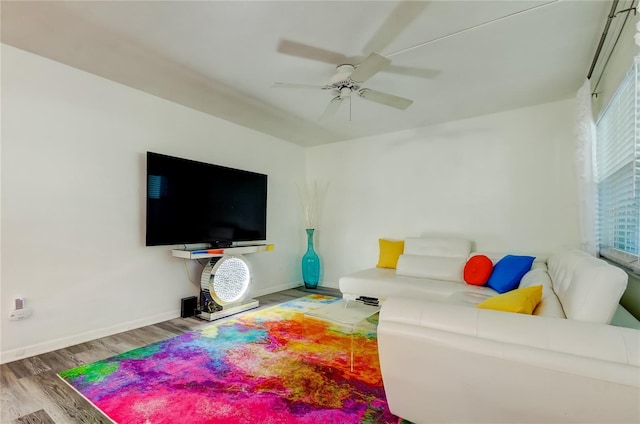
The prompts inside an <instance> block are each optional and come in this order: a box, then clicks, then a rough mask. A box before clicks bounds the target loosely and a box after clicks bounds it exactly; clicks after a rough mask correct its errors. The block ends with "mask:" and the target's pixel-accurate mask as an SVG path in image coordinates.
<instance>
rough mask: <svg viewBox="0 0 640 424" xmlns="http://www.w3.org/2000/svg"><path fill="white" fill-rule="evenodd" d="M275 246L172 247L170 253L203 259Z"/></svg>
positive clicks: (241, 253) (265, 249)
mask: <svg viewBox="0 0 640 424" xmlns="http://www.w3.org/2000/svg"><path fill="white" fill-rule="evenodd" d="M274 248H275V245H273V244H256V245H251V246H234V247H226V248H221V249H213V248H212V249H193V250H185V249H173V250H172V251H171V254H172V255H173V256H175V257H176V258H184V259H205V258H216V257H219V256H224V255H244V254H247V253H257V252H270V251H272V250H273V249H274Z"/></svg>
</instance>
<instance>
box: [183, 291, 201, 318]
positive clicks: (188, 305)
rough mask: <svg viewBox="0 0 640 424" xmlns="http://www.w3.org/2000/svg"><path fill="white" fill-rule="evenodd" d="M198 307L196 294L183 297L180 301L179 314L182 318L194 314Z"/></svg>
mask: <svg viewBox="0 0 640 424" xmlns="http://www.w3.org/2000/svg"><path fill="white" fill-rule="evenodd" d="M196 309H198V298H197V297H196V296H190V297H183V298H182V300H181V301H180V316H181V317H182V318H187V317H192V316H195V315H196Z"/></svg>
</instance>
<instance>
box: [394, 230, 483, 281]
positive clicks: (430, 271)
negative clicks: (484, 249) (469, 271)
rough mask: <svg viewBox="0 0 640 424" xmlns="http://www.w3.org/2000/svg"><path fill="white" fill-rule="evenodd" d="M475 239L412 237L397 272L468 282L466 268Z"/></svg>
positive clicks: (412, 275)
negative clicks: (464, 274) (465, 277)
mask: <svg viewBox="0 0 640 424" xmlns="http://www.w3.org/2000/svg"><path fill="white" fill-rule="evenodd" d="M470 252H471V241H469V240H464V239H454V238H442V237H433V238H432V237H429V238H427V237H408V238H406V239H405V241H404V254H403V255H401V256H400V259H398V265H397V268H396V275H402V276H405V277H418V278H430V279H434V280H445V281H456V282H459V283H462V282H464V277H463V270H464V265H465V264H466V262H467V258H468V257H469V253H470Z"/></svg>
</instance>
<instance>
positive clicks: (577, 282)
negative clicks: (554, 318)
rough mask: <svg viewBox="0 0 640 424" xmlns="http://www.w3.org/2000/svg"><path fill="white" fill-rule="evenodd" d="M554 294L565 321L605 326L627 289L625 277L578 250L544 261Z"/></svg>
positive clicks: (616, 270)
mask: <svg viewBox="0 0 640 424" xmlns="http://www.w3.org/2000/svg"><path fill="white" fill-rule="evenodd" d="M547 265H548V267H549V275H550V277H551V281H552V283H553V291H554V292H555V293H556V295H557V296H558V299H560V303H562V308H563V309H564V313H565V314H566V315H567V318H569V319H574V320H578V321H589V322H596V323H601V324H608V323H609V322H610V321H611V319H612V318H613V314H614V313H615V311H616V308H617V307H618V303H619V302H620V298H621V297H622V294H623V293H624V291H625V289H626V287H627V279H628V276H627V273H626V272H624V271H623V270H622V269H620V268H618V267H616V266H613V265H610V264H608V263H607V262H605V261H603V260H602V259H598V258H595V257H593V256H591V255H589V254H588V253H586V252H583V251H581V250H567V251H564V252H560V253H556V254H553V255H551V256H550V257H549V259H548V260H547Z"/></svg>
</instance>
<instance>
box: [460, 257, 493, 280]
mask: <svg viewBox="0 0 640 424" xmlns="http://www.w3.org/2000/svg"><path fill="white" fill-rule="evenodd" d="M491 271H493V262H491V259H489V258H488V257H487V256H485V255H475V256H472V257H471V258H469V260H468V261H467V263H466V264H465V266H464V281H466V282H467V284H473V285H474V286H483V285H485V284H486V282H487V281H488V280H489V277H490V276H491Z"/></svg>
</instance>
